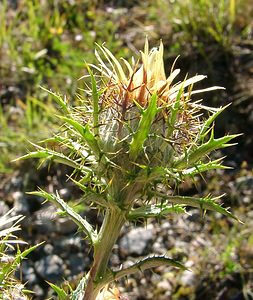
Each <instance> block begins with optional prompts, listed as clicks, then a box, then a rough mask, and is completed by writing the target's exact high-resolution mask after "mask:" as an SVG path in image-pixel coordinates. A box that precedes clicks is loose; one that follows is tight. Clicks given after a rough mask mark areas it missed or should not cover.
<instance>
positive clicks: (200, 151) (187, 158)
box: [173, 134, 240, 169]
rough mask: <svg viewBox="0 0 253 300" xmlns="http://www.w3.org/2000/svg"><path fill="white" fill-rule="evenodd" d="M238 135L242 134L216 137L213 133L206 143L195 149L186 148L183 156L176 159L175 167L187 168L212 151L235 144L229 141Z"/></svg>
mask: <svg viewBox="0 0 253 300" xmlns="http://www.w3.org/2000/svg"><path fill="white" fill-rule="evenodd" d="M238 136H240V134H233V135H226V136H223V137H221V138H218V139H215V138H214V137H213V134H212V135H211V137H210V139H209V140H208V141H207V142H206V143H204V144H202V145H200V146H197V147H196V148H194V149H192V148H190V149H188V150H186V152H185V153H184V154H183V156H182V157H180V158H179V159H177V160H175V161H174V164H173V167H174V168H181V169H183V168H186V167H188V166H189V167H191V166H192V165H194V164H195V163H196V162H198V161H199V160H200V159H203V158H204V157H205V156H206V155H207V154H209V153H210V152H212V151H214V150H216V149H221V148H225V147H229V146H232V145H234V144H227V143H228V142H229V141H231V140H232V139H234V138H236V137H238Z"/></svg>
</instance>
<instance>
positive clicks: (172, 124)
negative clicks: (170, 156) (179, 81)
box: [167, 85, 184, 139]
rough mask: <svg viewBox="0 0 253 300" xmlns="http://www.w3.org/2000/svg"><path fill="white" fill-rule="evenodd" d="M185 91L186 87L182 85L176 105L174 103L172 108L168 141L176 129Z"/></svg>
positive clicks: (168, 121)
mask: <svg viewBox="0 0 253 300" xmlns="http://www.w3.org/2000/svg"><path fill="white" fill-rule="evenodd" d="M183 91H184V86H183V85H182V86H181V88H180V90H179V91H178V93H177V97H176V101H175V103H173V105H172V106H171V107H170V111H171V115H170V117H169V118H168V120H167V124H168V132H167V139H169V138H170V136H171V135H172V133H173V131H174V129H175V123H176V120H177V114H178V111H179V109H180V99H181V95H182V93H183Z"/></svg>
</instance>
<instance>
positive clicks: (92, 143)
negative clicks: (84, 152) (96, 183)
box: [60, 117, 101, 158]
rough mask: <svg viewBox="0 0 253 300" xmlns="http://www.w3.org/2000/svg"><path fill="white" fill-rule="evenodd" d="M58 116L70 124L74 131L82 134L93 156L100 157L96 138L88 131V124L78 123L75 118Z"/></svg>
mask: <svg viewBox="0 0 253 300" xmlns="http://www.w3.org/2000/svg"><path fill="white" fill-rule="evenodd" d="M60 118H61V119H62V120H64V121H65V122H66V123H68V124H69V125H71V126H72V127H73V128H74V129H75V131H76V132H78V133H79V134H80V135H81V136H82V138H83V139H84V141H85V142H86V143H87V145H88V146H89V147H90V148H91V150H92V151H93V153H94V154H95V156H96V157H99V158H100V156H101V151H100V149H99V146H98V143H97V139H96V138H95V136H94V135H93V134H92V132H91V131H90V128H89V125H88V124H86V125H85V126H83V125H82V124H80V123H79V122H77V121H76V120H73V119H72V118H67V117H60Z"/></svg>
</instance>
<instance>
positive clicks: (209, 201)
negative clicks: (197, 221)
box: [160, 194, 241, 222]
mask: <svg viewBox="0 0 253 300" xmlns="http://www.w3.org/2000/svg"><path fill="white" fill-rule="evenodd" d="M161 195H162V194H160V196H161ZM162 197H163V198H164V199H165V200H168V201H169V202H171V203H174V204H181V205H187V206H192V207H197V208H200V209H201V210H212V211H215V212H218V213H220V214H223V215H225V216H227V217H230V218H232V219H235V220H237V221H239V222H241V221H240V220H239V219H238V218H237V217H236V216H234V215H233V214H232V213H230V212H229V211H228V209H226V208H224V207H222V206H221V205H220V204H218V203H217V202H216V200H217V199H219V198H220V197H218V198H211V197H210V196H207V197H204V198H197V197H188V196H166V195H162Z"/></svg>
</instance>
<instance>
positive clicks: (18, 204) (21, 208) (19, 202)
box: [12, 191, 30, 215]
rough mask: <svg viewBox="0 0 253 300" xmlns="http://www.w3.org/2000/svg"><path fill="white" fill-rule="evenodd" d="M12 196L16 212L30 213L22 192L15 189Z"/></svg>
mask: <svg viewBox="0 0 253 300" xmlns="http://www.w3.org/2000/svg"><path fill="white" fill-rule="evenodd" d="M12 198H13V200H14V210H15V212H16V213H17V214H22V215H29V214H30V206H29V203H28V201H27V198H26V196H25V195H24V193H22V192H20V191H16V192H14V193H13V194H12Z"/></svg>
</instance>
